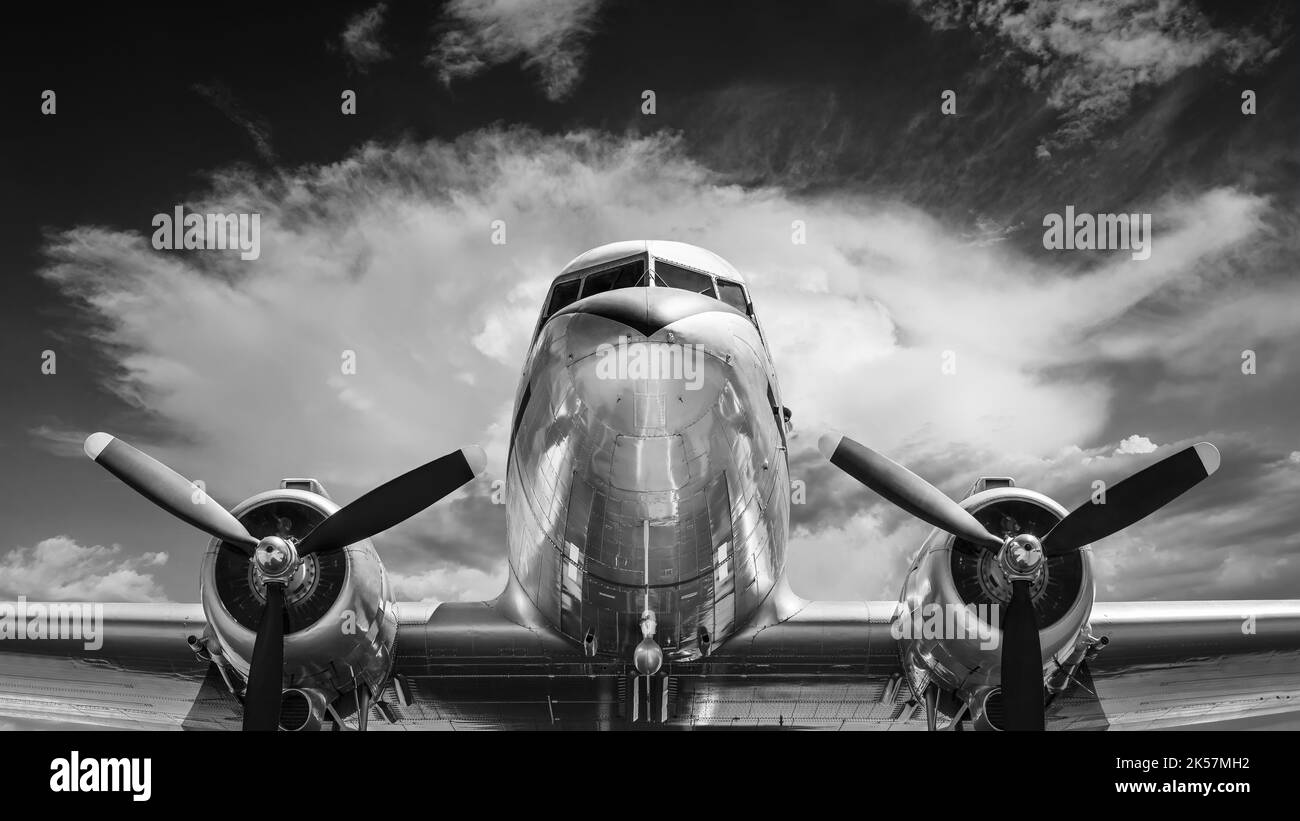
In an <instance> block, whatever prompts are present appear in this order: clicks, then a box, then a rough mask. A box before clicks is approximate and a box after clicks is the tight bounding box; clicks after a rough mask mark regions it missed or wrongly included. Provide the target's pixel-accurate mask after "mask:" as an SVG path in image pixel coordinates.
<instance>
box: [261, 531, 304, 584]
mask: <svg viewBox="0 0 1300 821" xmlns="http://www.w3.org/2000/svg"><path fill="white" fill-rule="evenodd" d="M253 562H254V564H256V565H257V569H258V571H260V572H261V574H262V577H263V578H264V580H265V581H268V582H287V581H288V580H289V577H290V576H292V575H293V571H294V570H295V569H296V568H297V566H298V551H297V550H296V549H294V546H293V542H291V541H288V540H287V539H282V538H280V537H279V536H267V537H265V538H263V539H262V540H261V541H259V542H258V543H257V548H256V549H254V551H253Z"/></svg>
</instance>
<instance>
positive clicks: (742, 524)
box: [507, 243, 789, 659]
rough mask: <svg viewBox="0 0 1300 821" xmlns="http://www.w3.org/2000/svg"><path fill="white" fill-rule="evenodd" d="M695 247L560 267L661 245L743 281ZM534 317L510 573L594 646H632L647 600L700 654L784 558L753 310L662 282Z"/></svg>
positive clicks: (670, 632)
mask: <svg viewBox="0 0 1300 821" xmlns="http://www.w3.org/2000/svg"><path fill="white" fill-rule="evenodd" d="M690 247H691V246H680V244H674V243H668V244H659V243H649V244H646V243H632V244H627V243H617V244H615V245H614V246H609V247H606V248H604V249H596V250H595V251H592V252H588V254H584V255H583V256H582V257H579V259H578V260H575V261H574V263H572V264H571V265H570V266H569V267H568V268H566V270H565V272H564V273H565V274H570V273H574V272H583V271H585V270H588V269H589V268H591V267H594V266H600V265H604V264H607V263H610V262H621V261H622V260H624V259H625V258H626V257H628V255H629V254H638V253H648V254H649V255H650V256H649V260H650V264H651V265H653V263H654V260H655V256H654V254H655V253H656V252H657V251H664V252H665V253H668V252H671V253H673V254H675V257H676V261H678V262H681V263H683V264H690V265H694V266H697V267H700V266H704V265H706V264H707V265H711V266H713V269H712V270H709V271H706V272H707V273H711V274H714V275H717V276H725V277H729V278H733V279H735V280H736V281H739V278H738V277H736V274H735V270H734V269H733V268H731V266H729V265H725V264H720V263H719V262H718V261H717V259H716V257H715V256H714V255H712V254H710V253H708V252H704V251H702V249H696V250H697V251H699V253H695V254H688V253H686V251H685V250H683V249H684V248H690ZM665 249H667V250H665ZM598 252H599V253H598ZM688 257H689V258H688ZM540 325H541V327H540V330H539V333H538V334H537V337H536V341H535V343H534V345H533V347H532V350H531V351H530V353H529V356H528V359H527V363H526V365H525V368H524V375H523V379H522V380H521V384H520V388H519V392H518V395H517V398H516V403H515V415H514V419H515V423H514V425H513V429H512V432H511V449H510V456H509V461H508V468H507V507H508V518H507V533H508V539H509V556H510V569H511V574H512V585H513V586H515V587H517V588H518V590H519V591H520V592H521V593H522V595H523V596H524V597H525V598H526V600H527V601H528V602H529V603H530V604H531V605H532V606H533V607H535V608H536V611H537V612H538V613H539V614H540V617H541V619H542V621H543V622H544V623H545V624H547V625H548V626H551V627H553V628H554V629H556V630H558V631H559V633H560V634H562V635H563V636H565V637H567V638H568V639H570V640H572V641H573V642H575V643H576V644H581V643H582V642H584V639H585V638H586V637H587V636H588V635H590V636H591V638H592V641H591V642H589V644H591V645H594V648H595V653H596V654H597V655H599V656H616V657H621V658H623V659H631V658H632V656H633V651H634V648H635V647H636V645H637V644H638V643H639V642H640V641H641V639H642V638H643V636H642V631H641V621H642V613H643V612H644V611H647V610H648V611H650V612H651V613H652V614H653V616H654V621H655V632H654V634H653V638H654V639H655V640H656V642H657V643H658V644H659V645H660V646H661V647H662V648H663V652H664V653H665V655H666V656H667V657H669V658H675V659H691V658H698V657H699V656H700V655H701V654H702V650H701V646H700V640H701V637H702V636H705V635H707V636H708V638H709V644H710V646H711V648H713V652H716V648H717V647H718V646H719V645H721V644H722V643H723V642H725V641H726V639H727V637H728V636H729V635H731V634H732V633H733V632H734V631H735V630H736V629H737V627H738V626H742V625H744V624H745V623H746V622H747V620H748V619H749V617H750V616H751V615H752V614H753V613H754V612H755V611H756V609H757V608H758V606H759V605H760V604H761V603H762V602H763V601H764V600H765V599H766V598H767V597H768V595H769V594H770V593H771V592H772V590H773V588H774V586H775V584H776V581H777V579H778V578H779V577H780V576H781V573H782V572H783V570H784V566H785V542H786V534H787V529H788V520H789V472H788V464H787V459H786V453H785V439H784V436H785V432H784V429H783V427H782V425H780V424H779V423H778V416H777V415H776V414H774V412H773V408H774V407H775V408H777V409H778V410H777V413H779V408H780V407H781V404H782V403H781V401H780V391H779V387H778V385H777V382H776V375H775V370H774V368H773V365H772V361H771V357H770V355H769V353H768V349H767V345H766V343H765V341H764V339H763V337H762V334H761V331H760V329H759V327H758V325H757V323H756V322H755V321H754V320H752V319H751V318H749V317H748V316H746V315H745V314H744V313H742V312H740V311H738V310H736V309H735V308H733V307H730V306H728V305H727V304H725V303H724V302H722V301H720V300H718V299H714V298H711V297H708V296H705V295H702V294H696V293H692V292H690V291H684V290H679V289H676V288H668V287H663V286H650V287H639V288H637V287H633V288H623V289H619V290H614V291H606V292H603V293H598V294H595V295H594V296H591V297H586V298H583V299H580V300H578V301H577V302H575V303H572V304H571V305H569V306H568V307H566V308H564V309H563V310H562V311H560V312H558V313H556V314H554V315H552V316H550V317H543V319H542V320H541V321H540ZM507 595H513V594H511V593H508V594H507ZM576 644H575V646H576Z"/></svg>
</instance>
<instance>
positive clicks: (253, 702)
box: [244, 582, 284, 731]
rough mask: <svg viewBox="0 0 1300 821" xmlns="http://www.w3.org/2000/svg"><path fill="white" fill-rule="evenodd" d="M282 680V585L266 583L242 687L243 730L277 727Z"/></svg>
mask: <svg viewBox="0 0 1300 821" xmlns="http://www.w3.org/2000/svg"><path fill="white" fill-rule="evenodd" d="M283 680H284V585H283V584H277V583H275V582H271V583H268V584H267V585H266V606H265V607H263V608H262V622H261V624H259V625H258V626H257V639H256V640H255V641H254V642H253V660H252V661H251V662H249V666H248V687H247V688H246V689H245V690H244V729H245V730H263V731H266V730H277V729H279V728H280V690H281V685H282V683H283Z"/></svg>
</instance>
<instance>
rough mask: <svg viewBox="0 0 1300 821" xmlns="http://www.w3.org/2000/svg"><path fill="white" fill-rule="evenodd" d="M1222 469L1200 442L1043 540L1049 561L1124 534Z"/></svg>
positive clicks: (1082, 509)
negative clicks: (1115, 535)
mask: <svg viewBox="0 0 1300 821" xmlns="http://www.w3.org/2000/svg"><path fill="white" fill-rule="evenodd" d="M1218 469H1219V451H1218V449H1217V448H1216V447H1214V445H1211V444H1210V443H1209V442H1200V443H1198V444H1195V445H1192V446H1191V447H1189V448H1185V449H1183V450H1181V451H1179V452H1178V453H1175V454H1174V455H1173V456H1169V457H1167V458H1165V459H1162V460H1160V461H1159V462H1156V463H1155V464H1154V465H1151V466H1150V467H1148V468H1145V469H1143V470H1140V471H1138V472H1137V473H1135V474H1133V475H1132V476H1130V477H1128V478H1127V479H1125V480H1124V481H1122V482H1120V483H1119V484H1117V485H1115V486H1114V487H1112V488H1110V489H1109V490H1107V491H1106V496H1105V499H1106V501H1105V503H1104V504H1093V503H1092V502H1091V501H1088V502H1085V503H1083V504H1082V505H1080V506H1079V507H1077V508H1075V509H1074V510H1073V511H1072V512H1071V513H1070V515H1069V516H1066V517H1065V518H1064V519H1062V520H1061V521H1060V522H1058V523H1057V525H1056V527H1054V528H1052V529H1051V531H1049V532H1048V534H1047V535H1046V536H1044V537H1043V540H1042V543H1043V555H1044V556H1060V555H1061V554H1063V553H1069V552H1070V551H1072V550H1078V549H1079V548H1081V547H1083V546H1084V545H1086V544H1092V543H1093V542H1096V541H1100V540H1101V539H1104V538H1106V537H1107V536H1109V535H1111V534H1112V533H1118V532H1119V531H1121V530H1123V529H1124V528H1126V527H1128V526H1129V525H1131V524H1133V523H1134V522H1136V521H1139V520H1140V519H1144V518H1146V517H1147V516H1149V515H1151V514H1152V513H1155V512H1156V511H1157V510H1159V509H1160V508H1162V507H1164V506H1165V505H1167V504H1169V503H1170V502H1172V501H1173V500H1174V499H1177V498H1178V497H1179V496H1181V495H1183V494H1184V493H1186V492H1187V491H1189V490H1191V489H1192V488H1193V487H1195V486H1196V485H1197V484H1198V483H1199V482H1201V481H1203V480H1205V479H1206V478H1208V477H1209V476H1211V475H1212V474H1213V473H1214V472H1215V471H1216V470H1218Z"/></svg>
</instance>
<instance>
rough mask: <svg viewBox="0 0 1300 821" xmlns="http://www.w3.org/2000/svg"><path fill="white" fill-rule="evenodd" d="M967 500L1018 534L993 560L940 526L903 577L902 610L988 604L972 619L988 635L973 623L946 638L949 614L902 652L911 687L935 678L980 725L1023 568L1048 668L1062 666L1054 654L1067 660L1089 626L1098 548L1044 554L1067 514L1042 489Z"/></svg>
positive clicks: (1000, 527) (986, 518) (986, 520)
mask: <svg viewBox="0 0 1300 821" xmlns="http://www.w3.org/2000/svg"><path fill="white" fill-rule="evenodd" d="M961 505H962V507H964V508H966V510H968V511H970V512H971V514H972V515H974V516H975V517H976V518H977V519H979V520H980V521H981V522H982V523H983V524H984V525H985V526H986V527H988V528H989V529H990V530H991V531H992V532H993V533H996V534H999V535H1003V536H1005V537H1009V538H1010V537H1015V538H1012V543H1011V544H1009V545H1008V548H1007V549H1004V550H1003V551H1000V553H999V555H998V556H993V555H992V554H990V553H988V552H987V551H983V550H981V549H979V548H978V547H976V546H974V545H970V544H968V543H965V542H963V541H962V540H960V539H957V538H955V537H953V536H950V535H948V534H946V533H943V532H941V531H938V530H936V531H934V532H933V533H931V534H930V537H929V538H928V539H926V541H925V544H924V545H923V546H922V548H921V550H920V552H919V553H918V554H917V557H916V559H915V561H914V562H913V564H912V567H911V569H910V570H909V572H908V575H907V578H906V580H905V582H904V585H903V594H902V602H903V605H904V611H903V612H904V613H918V612H922V613H927V612H937V613H943V614H947V613H949V612H952V608H953V607H954V606H956V607H962V606H969V605H974V606H975V607H976V608H979V607H981V606H982V607H983V608H984V609H983V610H979V609H975V610H974V611H973V612H974V613H976V614H978V615H979V617H978V618H976V617H975V616H971V617H969V620H970V623H971V624H976V625H978V628H979V630H980V631H982V635H980V634H978V633H977V631H976V630H974V629H967V630H966V633H965V635H964V636H956V635H947V634H946V631H947V628H949V627H951V626H952V624H953V621H952V620H951V619H945V620H944V623H943V624H942V625H941V626H940V627H939V628H937V629H936V630H935V631H934V632H933V633H932V632H929V631H915V630H914V631H912V633H911V634H909V635H907V636H905V637H904V638H902V639H901V640H900V641H899V653H900V655H901V657H902V661H903V668H904V670H905V671H906V673H907V675H908V677H909V680H910V681H911V682H912V683H913V685H914V686H919V683H921V682H925V681H930V680H933V681H936V682H938V683H939V684H940V685H941V686H942V687H943V689H944V690H946V691H949V692H953V693H954V694H955V695H956V696H957V697H958V698H960V699H961V700H962V701H965V702H966V703H967V704H969V705H970V708H971V715H972V718H973V719H974V720H976V724H979V723H980V722H979V719H981V715H982V711H983V710H984V705H983V704H982V703H981V700H982V699H984V698H985V697H986V696H987V694H988V692H989V691H990V690H991V689H992V688H995V687H997V685H999V684H1000V683H1001V675H1002V658H1001V649H1002V635H1001V629H1000V616H1001V614H1002V610H1001V606H1002V605H1005V604H1006V603H1007V601H1009V600H1010V589H1011V586H1010V579H1012V578H1014V577H1015V576H1016V574H1017V571H1020V572H1025V573H1026V574H1027V575H1031V576H1032V577H1033V579H1034V581H1033V585H1032V587H1031V591H1032V593H1031V595H1032V596H1033V600H1034V607H1035V610H1036V611H1037V613H1038V621H1039V628H1040V629H1039V639H1040V642H1041V647H1042V663H1043V667H1044V671H1045V674H1046V673H1047V672H1049V671H1051V670H1052V669H1054V668H1055V667H1056V663H1055V662H1054V661H1053V658H1054V657H1064V656H1065V655H1067V654H1069V652H1070V651H1071V650H1072V649H1074V647H1075V644H1076V642H1077V641H1078V639H1079V636H1080V634H1081V632H1082V631H1083V630H1084V628H1085V626H1086V625H1087V622H1088V617H1089V614H1090V612H1091V610H1092V602H1093V598H1094V589H1093V576H1092V550H1091V549H1090V548H1084V549H1082V550H1080V551H1078V552H1077V553H1073V554H1068V555H1066V556H1060V557H1050V558H1044V557H1043V556H1042V552H1041V549H1040V548H1039V547H1038V539H1039V538H1041V537H1042V536H1044V535H1045V534H1046V532H1047V531H1048V530H1050V529H1051V527H1052V526H1054V525H1055V524H1056V522H1057V521H1059V520H1060V519H1062V518H1064V516H1065V514H1066V510H1065V508H1063V507H1061V505H1059V504H1057V503H1056V502H1055V501H1053V500H1052V499H1050V498H1048V497H1047V496H1044V495H1043V494H1041V493H1036V492H1034V491H1032V490H1026V489H1024V488H1016V487H998V488H992V489H989V490H985V491H982V492H979V493H976V494H974V495H973V496H970V497H967V498H966V499H964V500H962V502H961ZM1013 546H1014V549H1013ZM1039 565H1042V567H1041V570H1039V569H1038V566H1039ZM995 609H996V612H994V610H995ZM995 703H996V699H995Z"/></svg>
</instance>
